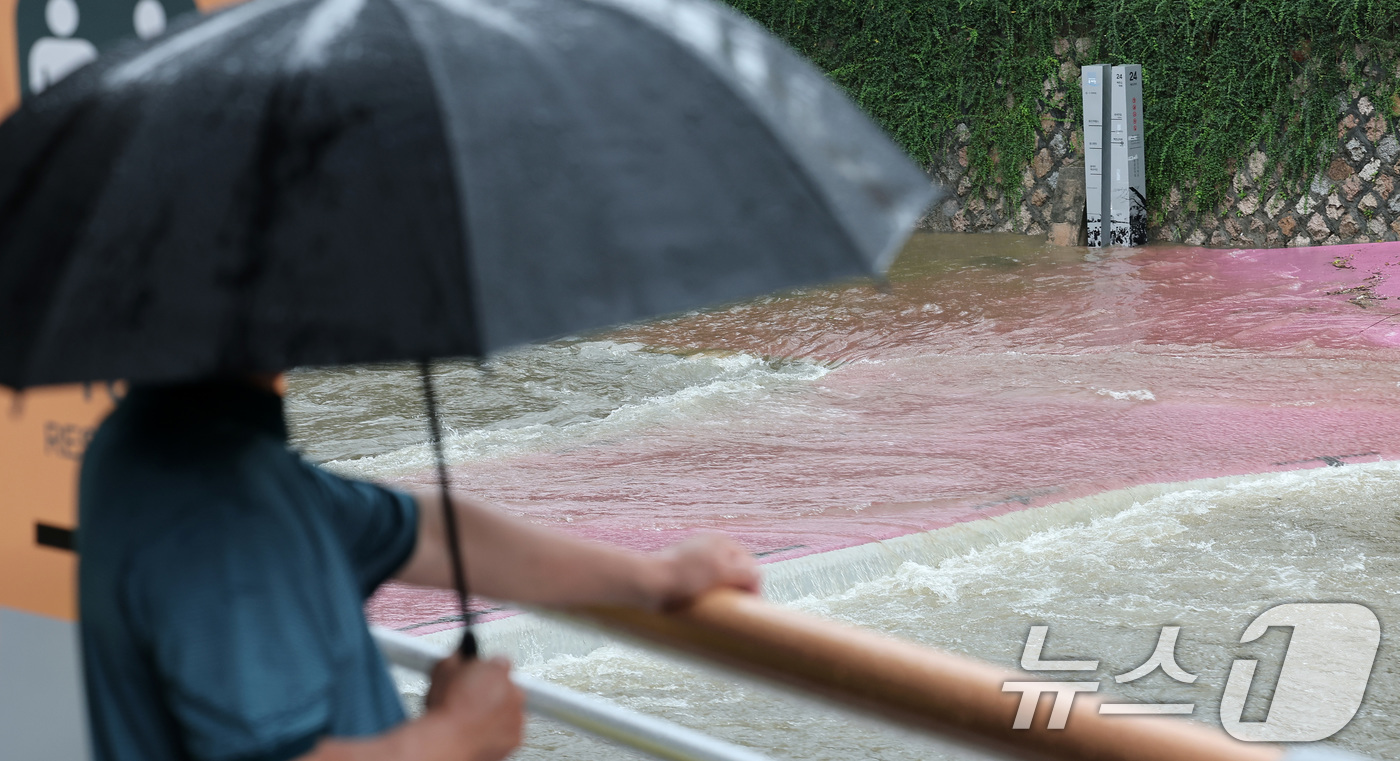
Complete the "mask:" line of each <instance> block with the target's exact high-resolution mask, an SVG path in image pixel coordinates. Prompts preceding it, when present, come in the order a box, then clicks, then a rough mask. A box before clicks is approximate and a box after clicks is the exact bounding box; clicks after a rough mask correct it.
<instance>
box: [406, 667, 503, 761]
mask: <svg viewBox="0 0 1400 761" xmlns="http://www.w3.org/2000/svg"><path fill="white" fill-rule="evenodd" d="M432 680H433V682H432V686H431V687H429V688H428V697H427V700H426V701H425V702H426V705H427V709H428V712H429V714H438V715H442V716H444V717H445V718H446V719H447V720H448V721H450V722H451V723H452V725H453V727H454V728H456V729H458V730H460V731H461V734H462V737H463V738H464V739H465V740H467V741H466V742H463V743H462V744H461V745H460V746H459V747H461V748H463V749H470V752H469V753H466V754H465V755H464V756H463V758H465V759H470V761H500V759H503V758H505V757H506V756H508V755H510V752H511V751H513V750H515V749H516V748H517V747H518V746H519V745H520V739H521V732H522V731H523V729H524V724H525V714H524V711H525V695H524V694H523V693H521V692H520V688H519V687H516V686H515V683H514V682H512V681H511V680H510V661H507V660H506V659H504V658H488V659H486V660H476V659H473V660H462V658H461V656H459V655H456V654H454V655H450V656H448V657H446V658H443V659H442V660H441V661H438V664H437V666H435V667H433V674H432Z"/></svg>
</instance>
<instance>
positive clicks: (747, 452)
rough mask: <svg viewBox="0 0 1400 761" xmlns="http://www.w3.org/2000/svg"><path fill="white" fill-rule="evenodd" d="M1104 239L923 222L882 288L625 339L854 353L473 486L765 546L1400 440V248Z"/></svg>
mask: <svg viewBox="0 0 1400 761" xmlns="http://www.w3.org/2000/svg"><path fill="white" fill-rule="evenodd" d="M1085 253H1086V250H1085V249H1050V248H1045V247H1044V246H1043V244H1040V243H1038V242H1032V241H1027V240H1024V239H1012V238H1009V237H1008V236H976V237H972V236H936V235H930V236H921V237H919V238H916V239H915V241H914V242H913V243H912V244H911V248H910V250H909V251H908V252H907V253H906V255H905V257H903V258H902V259H901V260H900V263H899V265H897V268H896V271H895V272H894V273H892V277H891V287H890V288H889V289H888V291H887V292H884V293H882V292H879V291H876V290H874V289H871V288H868V287H850V288H837V289H831V290H823V291H812V292H809V293H803V294H798V295H796V296H793V297H790V298H784V299H770V300H765V301H762V302H758V303H754V304H749V305H744V306H741V307H736V308H733V309H729V310H725V311H721V312H717V313H713V314H707V315H700V316H692V317H688V318H685V319H681V320H675V321H670V322H664V323H658V324H656V325H650V326H646V327H643V328H639V329H635V330H630V331H627V332H625V333H619V334H618V335H617V336H615V337H614V338H615V340H619V341H639V342H643V343H645V344H648V345H652V346H662V347H674V348H677V349H683V350H696V349H704V350H715V349H724V350H735V351H745V352H750V353H754V354H758V355H760V356H769V357H797V358H801V359H806V360H816V361H821V362H826V363H830V364H831V365H833V366H834V369H832V370H831V371H830V372H829V373H828V374H827V375H825V376H824V377H823V378H821V379H820V380H817V381H813V382H810V383H806V384H803V385H802V386H800V387H798V388H796V389H790V390H786V391H783V392H781V393H775V395H774V397H773V398H772V399H768V400H765V401H764V402H762V403H759V404H757V405H749V406H736V407H735V408H733V409H731V410H729V411H728V412H727V413H726V414H722V415H719V416H717V417H714V418H703V419H685V418H679V419H676V420H672V421H669V422H665V423H663V424H659V425H657V426H655V427H651V428H647V429H646V430H642V431H638V432H637V433H636V434H634V435H630V436H625V437H620V438H614V439H609V440H605V441H595V442H592V443H590V444H588V445H586V446H581V447H578V448H575V449H572V450H569V451H562V452H554V453H550V454H541V455H532V456H522V457H515V458H509V459H500V460H491V461H485V462H476V463H470V464H466V465H462V466H460V467H458V468H456V471H455V478H456V479H457V483H459V484H466V485H469V486H470V489H471V490H472V491H473V492H474V493H476V494H478V495H480V496H482V497H485V498H487V499H490V500H493V501H496V502H499V503H501V504H504V505H506V506H508V507H509V508H510V509H512V510H515V511H517V512H519V513H520V514H522V515H526V516H528V517H530V518H531V519H533V520H536V521H539V522H541V523H547V524H550V525H554V526H557V527H559V528H561V529H563V530H566V531H572V532H575V533H577V534H579V535H582V536H587V537H592V538H596V539H600V540H603V541H608V542H615V543H618V544H622V545H626V546H629V547H635V548H640V549H654V548H657V547H661V546H664V545H665V544H667V543H669V542H671V541H674V540H676V539H678V538H680V537H682V536H685V535H686V534H688V533H691V532H692V531H694V530H696V529H713V530H720V531H724V532H727V533H729V534H731V535H733V536H735V537H737V538H738V539H739V540H740V541H742V542H744V543H745V545H746V546H748V547H750V548H751V549H753V550H754V551H755V552H760V553H764V554H765V558H766V559H769V560H771V559H777V558H790V557H796V556H798V555H803V554H808V553H813V552H821V551H826V550H831V549H837V548H840V547H846V546H850V545H854V544H859V543H863V542H867V541H871V540H876V539H883V538H889V537H893V536H899V535H903V534H907V533H911V532H916V531H924V530H928V529H933V528H938V527H942V526H947V525H950V524H953V523H957V522H960V521H966V520H972V519H977V518H984V517H989V516H993V515H998V514H1002V513H1005V512H1009V511H1012V510H1020V509H1023V508H1025V507H1031V506H1038V505H1045V504H1049V503H1052V502H1058V501H1062V500H1065V499H1070V498H1074V497H1078V496H1084V495H1088V494H1092V493H1096V492H1100V491H1104V490H1108V489H1116V488H1121V487H1125V486H1130V485H1135V484H1142V483H1154V482H1167V481H1182V480H1189V479H1196V478H1205V477H1213V476H1220V475H1230V474H1243V473H1255V472H1263V471H1272V470H1286V469H1292V468H1305V467H1321V466H1326V465H1340V464H1344V463H1350V462H1364V461H1374V460H1376V459H1378V458H1386V459H1393V458H1395V457H1396V456H1397V455H1400V388H1398V386H1400V366H1397V365H1396V364H1395V360H1396V359H1397V358H1400V317H1397V314H1396V313H1397V312H1400V308H1397V307H1400V275H1394V274H1392V273H1396V272H1397V271H1400V270H1397V268H1400V243H1380V244H1368V245H1358V246H1335V247H1323V248H1309V249H1274V250H1252V251H1231V250H1212V249H1197V248H1181V247H1151V248H1146V249H1138V250H1135V251H1128V250H1117V251H1110V252H1108V253H1106V254H1104V255H1103V256H1102V258H1100V259H1099V260H1097V261H1086V260H1085ZM838 363H839V364H838ZM404 481H405V484H406V485H417V484H426V483H428V482H429V481H430V475H429V474H421V475H418V476H414V477H411V478H407V479H404ZM505 613H506V612H505V611H495V612H494V613H492V614H488V617H490V616H492V615H494V616H499V615H503V614H505ZM369 614H370V617H371V618H372V619H373V620H374V621H375V622H376V623H380V624H384V625H388V626H394V627H398V628H404V629H407V630H409V631H412V632H413V633H427V632H429V631H435V630H439V629H442V628H450V627H453V626H457V625H459V624H458V623H457V622H456V621H455V620H454V617H455V614H456V611H455V610H454V607H453V604H452V602H451V595H449V594H446V593H439V592H432V591H426V590H419V589H413V588H408V587H403V586H390V587H388V588H386V589H384V590H382V591H381V593H380V594H379V595H377V596H376V597H375V598H374V600H372V601H371V603H370V605H369Z"/></svg>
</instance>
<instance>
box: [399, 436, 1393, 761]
mask: <svg viewBox="0 0 1400 761" xmlns="http://www.w3.org/2000/svg"><path fill="white" fill-rule="evenodd" d="M1396 494H1400V464H1397V463H1390V462H1381V463H1373V464H1365V465H1351V466H1346V467H1340V468H1319V469H1315V470H1307V471H1293V472H1288V473H1277V474H1266V475H1258V476H1245V477H1230V478H1220V479H1210V480H1204V481H1193V482H1188V483H1180V484H1159V485H1150V486H1141V487H1135V488H1132V489H1124V490H1119V491H1114V492H1108V493H1104V494H1099V495H1095V496H1092V497H1087V498H1084V499H1078V500H1073V501H1069V502H1064V503H1060V504H1057V505H1052V506H1048V507H1043V508H1036V509H1030V510H1023V511H1020V512H1016V513H1011V514H1008V515H1004V516H1000V517H997V518H992V519H988V520H982V521H975V522H969V523H964V524H959V525H957V526H953V527H950V528H946V529H941V530H938V531H931V532H927V533H922V534H916V535H912V536H906V537H901V538H898V539H893V540H889V541H884V542H875V543H871V544H867V545H862V546H859V547H852V548H848V549H844V550H838V551H835V552H829V553H823V554H819V555H813V556H808V557H804V558H798V559H796V560H790V561H783V562H779V563H773V564H771V565H768V566H765V594H766V595H767V596H768V597H769V598H770V599H773V600H775V601H777V602H783V603H787V604H790V605H792V606H794V607H796V608H799V609H802V610H806V611H809V612H813V613H817V614H820V615H823V616H827V617H830V618H834V619H838V620H843V621H847V622H850V623H854V624H858V625H861V626H867V627H871V628H875V629H878V630H881V631H884V632H887V633H891V634H894V635H896V636H899V637H903V638H906V639H911V640H914V641H918V642H923V643H925V644H928V645H931V646H936V647H941V648H945V649H951V650H956V651H959V652H964V653H968V654H971V655H974V656H976V657H980V658H983V659H986V660H990V661H993V662H995V663H998V664H1000V665H1003V666H1007V667H1015V666H1016V665H1017V662H1018V660H1019V658H1020V656H1021V653H1022V649H1023V647H1024V644H1025V639H1026V636H1027V632H1028V631H1029V628H1030V627H1031V626H1033V625H1046V626H1049V636H1048V639H1047V642H1046V646H1045V655H1044V657H1045V658H1047V659H1085V660H1098V661H1099V669H1098V670H1097V671H1096V672H1094V673H1093V674H1075V675H1074V676H1075V678H1076V679H1094V680H1098V681H1100V682H1101V684H1102V687H1101V691H1102V692H1105V693H1108V694H1110V695H1115V696H1118V697H1120V698H1123V699H1126V700H1129V701H1132V702H1162V703H1165V702H1189V703H1194V704H1195V706H1196V709H1195V713H1194V714H1193V715H1192V718H1193V719H1195V720H1199V721H1205V722H1207V723H1213V724H1218V723H1219V721H1218V706H1219V697H1220V694H1221V692H1222V691H1223V686H1224V681H1225V677H1226V675H1227V674H1228V670H1229V666H1230V664H1231V663H1232V662H1233V660H1234V659H1236V658H1250V659H1256V660H1258V661H1259V663H1260V666H1259V675H1258V676H1256V679H1257V680H1260V683H1261V684H1270V683H1272V682H1271V681H1269V680H1270V679H1276V678H1277V673H1278V666H1279V665H1280V663H1281V660H1282V654H1283V652H1284V649H1285V648H1286V643H1287V636H1286V634H1285V633H1283V632H1281V631H1274V632H1271V633H1270V634H1267V635H1265V636H1264V637H1262V638H1260V639H1259V640H1258V641H1256V642H1253V643H1250V644H1248V645H1240V644H1239V638H1240V635H1241V633H1242V632H1243V631H1244V629H1245V627H1246V626H1247V625H1248V624H1249V622H1250V621H1252V620H1253V619H1254V618H1255V617H1256V616H1257V615H1259V614H1260V613H1262V612H1263V611H1264V610H1267V609H1268V608H1271V607H1273V606H1274V605H1278V604H1281V603H1285V602H1308V601H1312V602H1323V601H1326V602H1358V603H1361V604H1364V605H1367V606H1368V607H1370V608H1371V609H1372V610H1374V611H1375V612H1376V613H1377V615H1378V616H1379V618H1380V620H1381V624H1382V631H1383V639H1382V645H1381V652H1380V655H1379V657H1378V658H1377V665H1376V669H1375V671H1374V672H1373V675H1372V678H1371V683H1370V691H1369V692H1368V694H1367V699H1366V702H1364V703H1363V705H1362V709H1361V711H1360V712H1359V713H1358V715H1357V717H1356V718H1355V719H1354V720H1353V721H1352V722H1351V724H1350V725H1348V727H1347V728H1346V729H1344V730H1342V732H1341V733H1339V734H1338V735H1337V736H1336V737H1334V738H1333V739H1332V740H1329V741H1328V742H1329V743H1332V744H1335V745H1337V746H1339V747H1344V748H1349V749H1351V750H1355V751H1359V752H1363V753H1370V754H1373V755H1377V756H1382V757H1383V756H1385V755H1386V754H1387V753H1388V752H1389V749H1391V748H1394V747H1395V746H1396V745H1397V744H1400V733H1397V732H1396V731H1395V730H1394V729H1393V724H1392V722H1391V721H1390V720H1389V719H1388V717H1389V716H1393V715H1395V714H1396V713H1397V712H1398V711H1400V673H1397V671H1398V670H1400V669H1398V668H1397V664H1396V659H1395V658H1394V657H1393V653H1392V648H1391V646H1390V644H1389V639H1388V637H1386V636H1385V633H1384V632H1385V630H1386V627H1387V626H1389V625H1391V624H1392V623H1393V622H1395V621H1397V620H1400V602H1397V600H1400V598H1397V594H1396V593H1397V592H1400V582H1397V581H1396V579H1400V521H1397V520H1396V517H1395V516H1396V511H1395V506H1396V498H1395V495H1396ZM1168 625H1170V626H1179V627H1181V630H1180V637H1179V641H1178V644H1177V648H1176V656H1177V661H1178V662H1179V663H1180V665H1181V667H1182V668H1183V669H1185V670H1186V671H1187V672H1188V673H1191V674H1194V675H1197V677H1198V679H1197V680H1196V681H1195V682H1194V683H1193V684H1183V683H1180V682H1177V681H1174V680H1172V679H1171V678H1169V677H1167V676H1166V675H1164V674H1163V673H1161V672H1160V671H1158V672H1156V673H1154V674H1150V675H1148V676H1146V677H1144V678H1142V679H1140V680H1135V681H1133V682H1130V683H1127V684H1118V683H1116V682H1115V681H1114V680H1113V679H1112V677H1114V676H1116V675H1120V674H1123V673H1126V672H1128V671H1131V670H1132V669H1133V668H1135V667H1137V666H1139V665H1141V664H1142V663H1143V662H1144V661H1145V660H1146V659H1147V657H1148V656H1149V655H1150V654H1151V653H1152V651H1153V649H1154V647H1155V645H1156V641H1157V638H1158V636H1159V633H1160V631H1161V627H1163V626H1168ZM478 631H479V635H480V636H481V638H482V641H483V644H484V646H485V648H486V649H487V651H488V652H500V653H505V654H508V655H510V656H511V657H512V658H513V659H514V660H515V661H516V662H517V663H518V664H520V665H521V666H522V667H524V668H526V669H528V670H530V671H531V672H533V673H536V674H538V675H540V676H543V677H545V678H549V679H552V680H555V681H558V682H560V683H563V684H565V685H567V686H570V687H572V688H574V689H579V690H582V691H586V692H593V693H596V694H600V695H603V696H605V697H609V698H612V699H616V700H619V702H622V703H623V704H625V705H627V706H629V707H631V708H634V709H636V710H640V711H644V712H647V713H652V714H656V715H660V716H663V717H665V718H668V719H671V720H673V721H680V722H681V723H685V724H688V725H691V726H697V727H701V728H703V729H705V730H706V731H709V732H712V733H713V734H716V735H718V736H720V737H723V738H725V739H728V740H731V741H735V742H740V743H744V744H749V745H752V746H753V747H757V748H761V749H763V750H765V752H769V753H771V754H772V755H773V756H774V757H775V758H802V759H818V758H851V757H860V758H878V759H901V760H902V759H916V758H929V759H941V758H966V757H968V754H967V753H966V752H964V751H961V750H957V751H954V750H949V749H948V748H946V747H943V746H937V745H934V744H932V741H930V740H928V739H926V738H922V737H916V736H914V735H911V734H908V733H905V732H903V731H899V730H894V729H889V728H885V727H882V726H878V725H868V724H864V723H862V722H860V721H852V720H851V719H850V718H849V717H846V716H843V715H842V714H839V713H832V712H830V711H828V710H826V709H819V708H816V707H814V706H812V705H810V704H808V703H806V702H804V701H801V700H797V699H794V698H792V697H789V696H785V695H782V694H779V693H774V692H772V691H770V690H769V689H767V688H759V687H753V686H749V685H745V684H736V683H735V681H734V679H733V678H732V677H731V676H727V675H724V676H722V675H717V674H714V673H710V672H708V671H706V670H703V669H701V670H697V669H696V667H694V666H693V665H690V664H688V663H684V662H679V661H674V660H671V659H670V658H668V657H664V656H660V655H657V654H654V653H650V652H646V651H643V650H639V649H636V648H633V647H630V646H627V645H621V644H616V643H610V642H609V641H608V640H607V638H605V637H603V636H601V635H598V634H595V633H591V632H583V631H580V630H577V629H574V628H572V627H568V626H565V625H563V624H560V623H558V622H555V621H550V620H544V619H541V618H538V617H536V616H518V617H515V618H511V619H506V620H503V621H500V622H493V623H491V624H486V625H483V626H481V627H479V629H478ZM428 636H429V637H430V638H434V639H439V640H442V641H448V640H450V639H451V637H452V634H451V633H448V632H444V633H440V634H437V635H428ZM1270 669H1272V672H1270ZM1063 677H1064V674H1048V675H1046V678H1063ZM404 686H405V687H406V688H407V691H408V692H412V691H413V689H412V688H411V687H410V685H407V684H405V685H404ZM1262 693H1263V694H1265V695H1267V691H1266V690H1264V691H1262ZM1266 708H1267V701H1266V700H1264V701H1261V702H1260V703H1259V704H1258V705H1254V706H1252V708H1249V709H1248V710H1252V711H1254V712H1255V715H1253V716H1252V717H1251V715H1250V714H1249V713H1248V712H1247V713H1246V716H1245V718H1246V719H1247V720H1249V719H1252V720H1262V719H1263V718H1264V716H1263V714H1262V713H1261V712H1262V711H1265V710H1266ZM518 757H519V758H527V759H546V758H547V759H603V758H611V757H613V755H612V751H611V750H605V749H602V748H601V746H596V745H594V744H592V743H591V742H589V741H586V740H584V739H582V738H579V737H577V736H575V735H573V734H572V733H570V732H568V731H566V730H564V729H561V728H557V727H549V726H545V727H539V728H536V729H534V730H532V732H531V735H530V744H529V745H528V746H527V747H526V748H525V749H524V750H523V751H522V752H521V755H519V756H518Z"/></svg>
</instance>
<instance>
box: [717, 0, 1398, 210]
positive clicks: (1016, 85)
mask: <svg viewBox="0 0 1400 761" xmlns="http://www.w3.org/2000/svg"><path fill="white" fill-rule="evenodd" d="M729 2H730V3H731V4H732V5H734V6H735V7H736V8H738V9H739V10H740V11H742V12H743V13H746V14H748V15H749V16H750V17H752V18H753V19H755V20H757V21H758V22H759V23H761V24H763V25H764V26H766V27H768V28H769V29H770V30H772V31H773V32H774V33H776V34H777V35H778V36H779V37H781V38H783V39H785V40H786V41H787V42H788V43H789V44H791V45H793V46H794V47H795V48H797V49H798V50H799V51H801V52H802V53H804V54H805V55H807V56H808V57H809V58H810V59H811V60H812V61H814V62H815V63H816V64H817V65H818V66H820V67H821V68H823V69H824V70H825V71H827V72H828V74H829V76H830V77H831V78H832V79H833V80H834V81H835V82H836V83H837V84H839V85H840V86H842V87H844V88H845V89H846V90H847V92H849V93H850V94H851V96H852V97H853V98H854V99H855V100H856V101H857V102H858V103H859V104H860V105H861V106H862V107H863V108H865V109H866V111H867V112H869V113H870V114H871V115H872V116H874V117H875V119H877V120H878V121H879V122H880V123H881V124H882V125H884V127H885V129H886V130H888V131H889V133H890V134H891V135H892V136H893V137H894V139H895V140H896V141H898V142H899V143H900V144H901V145H903V146H904V148H905V149H906V150H908V151H909V153H910V154H911V155H912V156H913V157H914V158H915V159H916V160H918V161H919V162H921V163H923V164H930V163H933V162H934V161H935V159H936V158H937V157H939V156H941V154H942V153H943V152H944V151H946V150H947V147H948V145H949V138H950V136H951V135H952V133H953V132H954V130H956V129H957V127H958V125H959V124H965V125H967V130H968V137H969V139H970V143H969V146H968V162H969V167H970V168H971V170H972V176H973V178H974V180H975V181H976V182H977V183H978V184H979V185H982V186H988V185H994V186H997V187H999V188H1000V189H1001V190H1002V191H1003V192H1005V193H1007V194H1008V197H1010V198H1013V199H1019V197H1020V193H1021V190H1020V181H1021V171H1022V169H1023V168H1024V167H1025V166H1026V165H1027V164H1028V163H1029V162H1030V160H1031V158H1032V156H1033V154H1034V152H1035V150H1036V134H1037V130H1038V129H1039V126H1040V121H1041V119H1042V117H1043V116H1046V115H1048V116H1049V117H1050V118H1054V119H1059V120H1063V121H1067V122H1068V123H1070V124H1072V125H1074V126H1078V125H1079V123H1080V116H1079V114H1080V107H1081V101H1080V96H1079V84H1078V80H1077V79H1073V81H1061V80H1060V77H1061V75H1062V71H1061V65H1062V63H1063V62H1064V61H1067V60H1071V59H1072V60H1074V61H1075V62H1077V63H1079V64H1088V63H1098V62H1114V63H1140V64H1142V65H1143V70H1144V78H1143V79H1144V81H1143V106H1144V108H1143V111H1144V122H1145V126H1146V135H1145V138H1146V140H1145V143H1146V151H1147V170H1148V190H1149V197H1150V198H1149V207H1150V208H1151V207H1152V206H1153V199H1152V198H1151V196H1157V197H1158V199H1160V197H1161V196H1162V195H1164V194H1165V193H1166V191H1167V190H1168V189H1169V188H1171V187H1173V186H1176V187H1178V188H1180V189H1181V190H1182V191H1183V193H1184V194H1186V195H1187V197H1188V198H1193V199H1194V200H1195V201H1196V203H1197V204H1198V205H1199V208H1201V209H1202V210H1205V209H1209V208H1213V207H1214V206H1215V205H1216V204H1217V203H1218V202H1219V201H1220V199H1221V197H1222V194H1223V193H1224V192H1225V191H1226V189H1227V188H1228V185H1229V182H1230V180H1231V176H1232V174H1233V170H1234V167H1235V165H1236V164H1237V162H1239V161H1241V160H1243V159H1244V158H1245V157H1246V156H1247V155H1248V154H1249V153H1250V152H1252V151H1253V150H1255V149H1256V148H1258V149H1262V150H1264V151H1265V152H1266V153H1267V154H1268V156H1269V161H1270V164H1271V165H1272V166H1273V167H1274V168H1276V169H1278V170H1279V171H1278V172H1277V173H1276V175H1275V176H1277V177H1278V178H1279V180H1280V181H1281V182H1282V183H1283V184H1284V185H1286V186H1288V187H1291V188H1297V187H1300V186H1305V185H1306V183H1307V182H1308V181H1309V180H1310V178H1311V177H1312V176H1313V175H1314V174H1315V173H1316V172H1317V171H1319V170H1320V169H1321V168H1322V167H1323V165H1324V163H1325V162H1326V161H1327V160H1328V159H1329V158H1330V157H1331V156H1332V155H1333V154H1334V152H1335V150H1336V147H1337V138H1338V134H1337V122H1338V119H1339V118H1340V116H1341V113H1340V106H1341V105H1345V104H1348V103H1350V101H1351V100H1352V99H1354V98H1356V97H1358V96H1360V95H1362V94H1366V95H1369V96H1370V97H1371V98H1372V100H1373V101H1374V102H1375V103H1376V107H1377V110H1378V112H1384V114H1385V116H1387V117H1394V116H1396V115H1397V113H1400V99H1396V96H1397V92H1400V90H1397V82H1400V71H1397V56H1396V53H1397V48H1400V42H1397V37H1400V34H1398V32H1400V0H1269V1H1260V0H1019V1H1018V2H1012V1H1011V0H729ZM1076 40H1078V41H1081V43H1084V44H1082V45H1081V49H1078V50H1077V49H1075V47H1074V45H1073V43H1074V41H1076ZM1057 41H1058V42H1059V49H1058V50H1057V47H1056V45H1057ZM1066 41H1068V42H1069V43H1070V44H1069V46H1068V50H1066V47H1067V46H1066ZM1074 71H1076V69H1075V68H1074V67H1068V68H1067V69H1066V70H1065V72H1064V74H1070V73H1071V72H1074ZM1057 89H1058V92H1057Z"/></svg>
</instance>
